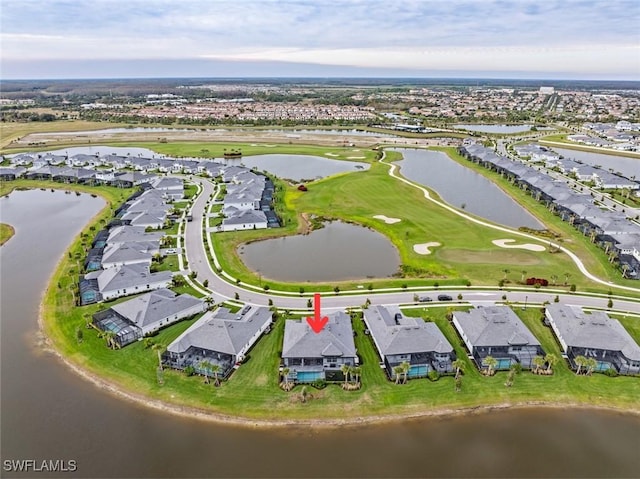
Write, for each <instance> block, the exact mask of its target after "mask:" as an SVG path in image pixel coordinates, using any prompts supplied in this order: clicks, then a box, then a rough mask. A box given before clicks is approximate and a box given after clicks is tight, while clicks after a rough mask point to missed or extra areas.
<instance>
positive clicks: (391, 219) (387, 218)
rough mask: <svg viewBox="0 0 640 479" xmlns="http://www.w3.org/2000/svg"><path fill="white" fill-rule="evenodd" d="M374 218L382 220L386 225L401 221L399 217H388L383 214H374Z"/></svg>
mask: <svg viewBox="0 0 640 479" xmlns="http://www.w3.org/2000/svg"><path fill="white" fill-rule="evenodd" d="M374 218H375V219H377V220H382V221H384V222H385V223H387V224H388V225H392V224H394V223H400V221H401V220H400V218H389V217H388V216H385V215H375V216H374Z"/></svg>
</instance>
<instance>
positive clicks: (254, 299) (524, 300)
mask: <svg viewBox="0 0 640 479" xmlns="http://www.w3.org/2000/svg"><path fill="white" fill-rule="evenodd" d="M392 172H393V170H391V171H390V173H392ZM193 181H195V182H197V183H199V184H200V185H201V186H202V193H201V194H200V195H199V196H198V198H197V199H196V200H195V202H194V204H193V207H192V210H191V214H192V215H193V221H191V222H188V223H186V228H185V250H186V257H187V261H188V268H189V269H190V270H191V271H195V272H197V277H198V280H199V281H200V282H202V281H204V280H205V279H206V280H208V288H209V289H210V290H212V291H213V293H212V295H211V296H212V298H213V299H214V300H215V301H216V302H222V301H226V300H229V299H234V297H235V294H236V293H238V295H239V297H240V301H241V302H243V303H248V304H255V305H262V306H266V305H268V301H269V299H272V300H273V303H274V305H275V306H277V307H279V308H281V309H290V310H302V309H307V301H308V299H309V297H310V295H311V294H312V293H313V292H312V291H309V292H308V293H306V294H305V296H304V297H300V296H299V295H296V294H291V293H289V294H288V295H287V296H283V295H279V294H277V292H275V291H271V292H270V294H265V293H264V292H262V291H251V290H249V289H247V288H246V287H244V286H243V285H237V284H236V283H235V282H234V281H233V279H230V280H229V279H225V278H223V277H221V276H219V275H218V274H216V272H215V271H214V270H213V269H212V267H211V266H210V265H209V261H208V258H207V254H206V250H205V248H207V247H208V245H207V242H206V239H205V238H204V235H203V226H202V225H203V218H204V217H205V215H206V203H207V200H208V199H209V197H211V195H213V194H214V192H215V186H214V185H213V184H212V183H211V182H210V181H208V180H206V179H203V178H195V177H194V178H193ZM440 292H444V290H438V291H434V290H432V289H431V290H430V289H425V290H423V291H422V292H420V293H419V294H420V296H429V297H431V298H432V299H434V300H435V301H434V302H433V303H420V304H419V306H420V307H425V308H426V307H432V306H436V305H443V304H444V305H447V304H452V303H448V302H442V303H440V302H437V300H436V298H437V295H438V294H439V293H440ZM416 293H417V291H416V290H413V289H410V290H407V291H392V292H384V293H383V292H378V293H376V292H369V291H362V292H354V294H348V293H346V292H342V293H340V294H339V295H335V294H326V295H323V299H322V309H323V310H328V311H330V310H335V309H345V308H348V307H359V306H361V305H363V304H364V303H365V301H366V300H367V299H369V300H370V301H371V303H372V304H407V303H412V302H413V300H414V294H416ZM446 294H449V295H450V296H452V297H453V298H454V302H453V303H456V301H457V297H458V295H459V294H461V295H462V296H463V301H464V302H465V303H466V302H468V303H471V304H493V303H495V302H501V301H503V296H504V295H506V298H507V300H508V301H510V302H515V303H520V304H522V305H525V304H526V305H527V306H529V307H531V306H532V305H534V304H535V305H541V304H542V303H543V302H545V301H548V302H553V301H554V299H555V296H556V294H558V295H559V299H560V301H561V302H562V303H563V304H571V305H577V306H583V307H590V308H606V306H607V302H608V298H607V297H604V296H602V297H594V296H581V295H573V294H566V293H562V292H560V291H552V290H545V291H534V290H531V291H510V290H508V289H507V288H505V290H492V289H489V288H487V289H486V290H483V289H480V290H478V289H475V288H459V289H451V290H447V291H446ZM613 303H614V304H613V309H614V310H618V311H627V312H631V313H633V314H638V315H640V301H633V300H627V299H623V298H622V297H617V296H615V295H614V296H613Z"/></svg>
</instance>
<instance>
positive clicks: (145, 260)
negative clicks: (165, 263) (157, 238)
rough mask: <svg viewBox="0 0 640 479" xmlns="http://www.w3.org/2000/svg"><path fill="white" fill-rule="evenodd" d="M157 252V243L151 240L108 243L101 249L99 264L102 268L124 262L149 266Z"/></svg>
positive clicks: (158, 251) (119, 264) (112, 266)
mask: <svg viewBox="0 0 640 479" xmlns="http://www.w3.org/2000/svg"><path fill="white" fill-rule="evenodd" d="M159 253H160V250H159V248H158V243H157V242H153V241H149V242H145V241H140V242H135V243H118V244H110V245H107V246H105V247H104V249H103V250H102V258H101V266H102V268H103V269H108V268H115V267H117V266H124V265H126V264H145V265H147V266H151V261H152V260H153V256H154V255H156V254H159Z"/></svg>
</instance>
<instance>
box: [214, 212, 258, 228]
mask: <svg viewBox="0 0 640 479" xmlns="http://www.w3.org/2000/svg"><path fill="white" fill-rule="evenodd" d="M227 211H228V212H230V211H231V210H227ZM229 214H230V216H229V217H227V218H225V219H224V220H222V224H221V225H220V226H219V229H220V231H237V230H255V229H264V228H266V227H267V216H266V215H265V214H264V211H258V210H240V211H237V212H235V213H234V214H231V213H229Z"/></svg>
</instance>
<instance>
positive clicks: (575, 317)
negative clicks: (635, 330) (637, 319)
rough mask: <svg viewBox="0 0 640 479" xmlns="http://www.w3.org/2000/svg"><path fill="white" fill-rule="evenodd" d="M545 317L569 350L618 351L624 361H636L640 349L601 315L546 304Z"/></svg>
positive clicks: (618, 322) (620, 326)
mask: <svg viewBox="0 0 640 479" xmlns="http://www.w3.org/2000/svg"><path fill="white" fill-rule="evenodd" d="M547 313H548V315H549V316H550V317H551V320H552V321H553V322H554V323H555V325H556V327H557V328H558V330H559V331H560V334H561V335H562V338H563V339H564V341H565V342H566V343H567V345H568V346H570V347H579V348H593V349H606V350H610V351H621V352H622V353H623V354H624V355H625V357H627V358H629V359H631V360H634V361H640V346H638V344H637V343H636V342H635V341H634V340H633V338H632V337H631V335H630V334H629V333H628V332H627V330H626V329H624V327H623V326H622V324H620V321H618V320H617V319H614V318H610V317H609V315H607V313H605V312H603V311H593V312H591V314H585V312H584V311H582V309H581V308H579V307H577V306H565V305H560V304H550V305H548V306H547Z"/></svg>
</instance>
